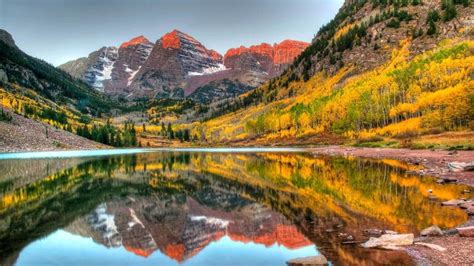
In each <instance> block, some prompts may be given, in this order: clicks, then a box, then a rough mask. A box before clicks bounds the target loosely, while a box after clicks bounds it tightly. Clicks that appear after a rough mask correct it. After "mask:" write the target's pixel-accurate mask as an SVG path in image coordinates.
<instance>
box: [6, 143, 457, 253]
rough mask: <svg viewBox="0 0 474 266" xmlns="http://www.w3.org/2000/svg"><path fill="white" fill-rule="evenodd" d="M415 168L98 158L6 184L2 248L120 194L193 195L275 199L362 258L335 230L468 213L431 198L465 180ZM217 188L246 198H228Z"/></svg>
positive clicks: (304, 160)
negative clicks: (419, 173) (438, 178)
mask: <svg viewBox="0 0 474 266" xmlns="http://www.w3.org/2000/svg"><path fill="white" fill-rule="evenodd" d="M25 163H28V162H27V161H25ZM45 165H47V162H46V161H45ZM407 167H408V166H406V165H398V164H397V163H396V162H393V161H387V162H376V161H370V160H356V159H342V158H336V159H330V158H314V157H312V156H309V155H303V154H258V155H255V154H253V155H244V154H204V153H176V152H169V153H156V154H155V153H150V154H138V155H127V156H111V157H102V158H98V159H91V160H88V161H86V162H82V163H78V164H77V165H76V166H74V167H68V168H65V169H60V170H56V171H55V172H54V173H53V174H49V175H46V176H44V177H42V178H39V179H38V177H35V178H32V179H31V182H27V181H25V180H21V179H7V180H6V181H4V182H0V193H1V194H0V196H1V197H0V221H1V222H0V240H1V241H0V242H1V244H0V253H1V254H2V255H5V254H8V255H9V256H11V254H15V253H16V252H18V251H19V250H20V249H21V248H22V247H23V246H24V245H26V244H27V243H29V242H31V241H32V240H34V239H37V238H39V237H42V236H45V235H48V234H49V233H51V232H52V231H54V230H56V229H57V228H61V227H64V226H66V225H68V224H69V223H71V222H72V221H74V219H75V218H77V217H79V216H83V215H85V214H87V213H88V212H90V211H91V210H92V209H93V208H94V207H95V206H97V205H98V204H100V203H101V202H105V201H107V200H109V199H111V198H117V197H118V198H121V197H125V196H129V195H140V196H144V197H147V196H151V195H155V196H158V198H160V199H166V198H167V197H171V196H173V195H174V196H176V195H188V196H192V197H193V198H195V199H196V200H197V201H199V203H201V204H203V205H205V206H209V207H211V208H216V209H223V210H226V211H229V210H232V209H234V208H238V207H239V206H241V205H242V204H243V202H244V201H253V202H258V203H260V204H263V205H266V206H269V207H271V208H272V209H273V210H275V211H277V212H279V213H281V214H283V215H284V216H285V217H287V218H288V219H289V220H290V221H292V222H293V223H295V224H297V225H298V226H299V228H300V229H301V230H302V231H303V232H304V233H305V235H306V236H307V237H309V238H310V239H311V240H312V241H314V242H315V243H316V244H318V245H326V246H328V248H327V250H324V251H323V253H325V254H327V255H328V256H329V257H330V258H336V257H338V258H343V257H344V258H346V260H347V261H351V260H352V262H363V261H364V257H367V256H369V255H368V254H366V253H364V252H366V251H361V250H358V249H351V248H347V247H343V246H341V245H340V241H339V240H338V239H337V237H336V235H335V234H332V235H331V234H328V233H327V230H328V229H331V228H339V226H341V225H342V226H343V230H344V232H347V233H350V234H353V235H356V236H358V235H360V232H361V231H362V229H365V228H367V227H368V226H371V227H378V228H390V229H396V230H399V231H416V230H419V229H420V228H422V227H426V226H428V225H431V224H432V223H434V222H436V223H437V224H438V225H440V226H445V227H449V226H455V225H457V224H458V223H461V222H462V221H464V220H465V219H466V216H465V214H464V213H463V212H461V211H458V210H447V209H443V208H441V207H440V206H439V204H436V203H434V202H431V201H430V200H429V199H428V197H427V194H426V192H425V191H426V190H427V189H428V188H431V189H433V191H434V194H435V195H436V196H438V197H439V198H440V199H448V198H454V197H455V196H458V195H460V192H461V191H462V190H463V187H462V186H454V185H445V186H442V185H438V184H436V183H434V181H433V180H431V179H420V178H419V177H416V176H411V175H407V174H406V173H405V170H406V168H407ZM24 169H27V167H24ZM25 182H26V183H25ZM215 191H228V192H232V193H234V194H235V195H238V197H228V198H227V200H226V202H225V203H226V204H223V202H222V201H220V200H217V199H219V197H216V196H215V195H216V194H215ZM181 198H183V197H181ZM338 230H339V229H338ZM328 239H330V241H327V240H328ZM328 243H329V244H328ZM356 250H357V251H356ZM371 254H372V255H373V254H374V253H371ZM2 257H3V256H2Z"/></svg>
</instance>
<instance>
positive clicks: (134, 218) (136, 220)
mask: <svg viewBox="0 0 474 266" xmlns="http://www.w3.org/2000/svg"><path fill="white" fill-rule="evenodd" d="M128 210H129V211H130V216H131V217H132V221H130V222H128V227H129V229H130V228H132V227H133V226H134V225H136V224H139V225H141V227H142V228H145V225H143V223H142V221H140V219H138V217H137V215H136V213H135V211H134V210H133V209H131V208H128Z"/></svg>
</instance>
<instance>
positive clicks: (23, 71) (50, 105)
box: [0, 30, 119, 152]
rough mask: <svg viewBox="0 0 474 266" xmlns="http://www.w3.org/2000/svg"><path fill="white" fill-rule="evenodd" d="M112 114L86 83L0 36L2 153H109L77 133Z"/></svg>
mask: <svg viewBox="0 0 474 266" xmlns="http://www.w3.org/2000/svg"><path fill="white" fill-rule="evenodd" d="M113 108H117V109H116V110H118V109H119V108H118V105H117V104H116V103H115V102H113V101H111V100H109V99H108V98H106V97H105V96H104V95H102V94H101V93H99V92H97V91H96V90H95V89H93V88H92V87H89V86H88V85H87V84H85V83H84V82H82V81H80V80H78V79H76V78H73V77H72V76H71V75H69V74H68V73H66V72H64V71H62V70H60V69H58V68H55V67H53V66H51V65H50V64H48V63H46V62H44V61H42V60H40V59H37V58H34V57H32V56H29V55H27V54H26V53H24V52H23V51H21V50H20V49H19V48H18V47H17V46H16V44H15V42H14V40H13V38H12V36H11V35H10V34H9V33H8V32H6V31H4V30H0V112H1V115H0V124H1V126H0V146H1V148H0V150H1V151H8V152H11V151H24V150H57V149H78V148H97V147H105V146H104V145H100V144H98V143H96V142H93V141H89V140H86V139H84V138H81V137H79V136H77V135H75V134H73V133H72V132H74V131H73V130H74V129H76V130H77V128H78V127H79V126H83V125H84V124H85V123H89V122H90V121H91V120H92V119H93V117H95V116H96V115H98V114H110V111H111V110H112V109H113ZM67 131H69V132H67Z"/></svg>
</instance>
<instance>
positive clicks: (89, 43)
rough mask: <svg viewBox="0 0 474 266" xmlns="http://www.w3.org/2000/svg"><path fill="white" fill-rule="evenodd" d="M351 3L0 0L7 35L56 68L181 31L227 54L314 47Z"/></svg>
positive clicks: (0, 23)
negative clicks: (286, 45)
mask: <svg viewBox="0 0 474 266" xmlns="http://www.w3.org/2000/svg"><path fill="white" fill-rule="evenodd" d="M343 2H344V1H343V0H0V28H2V29H5V30H7V31H8V32H10V33H11V34H12V35H13V37H14V39H15V41H16V43H17V45H18V46H19V47H20V48H21V49H22V50H23V51H25V52H27V53H29V54H31V55H33V56H36V57H39V58H41V59H44V60H46V61H48V62H50V63H52V64H53V65H59V64H61V63H64V62H66V61H69V60H72V59H76V58H78V57H82V56H86V55H87V54H89V53H90V52H92V51H94V50H97V49H98V48H100V47H102V46H111V45H115V46H118V45H120V43H122V42H124V41H127V40H129V39H131V38H133V37H135V36H138V35H144V36H146V37H147V38H149V39H150V40H151V41H152V42H155V41H156V40H157V39H159V38H160V37H161V36H162V35H163V34H165V33H166V32H169V31H171V30H173V29H179V30H181V31H183V32H186V33H188V34H190V35H191V36H193V37H195V38H196V39H197V40H199V41H200V42H202V43H203V44H204V45H205V46H206V47H207V48H211V49H215V50H217V51H218V52H220V53H222V54H223V53H225V51H227V49H229V48H232V47H238V46H240V45H245V46H248V45H252V44H257V43H261V42H268V43H275V42H280V41H281V40H284V39H296V40H302V41H308V42H309V41H310V40H311V39H312V38H313V36H314V34H315V33H316V32H317V30H318V29H319V27H321V26H322V25H323V24H325V23H327V22H328V21H329V20H331V19H332V18H333V17H334V15H335V14H336V12H337V10H338V9H339V8H340V7H341V6H342V4H343Z"/></svg>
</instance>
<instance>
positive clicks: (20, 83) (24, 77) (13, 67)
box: [0, 30, 112, 114]
mask: <svg viewBox="0 0 474 266" xmlns="http://www.w3.org/2000/svg"><path fill="white" fill-rule="evenodd" d="M0 32H2V35H8V36H10V39H11V40H13V38H11V35H10V34H8V33H7V32H6V31H3V30H0ZM0 71H1V72H2V73H3V74H2V76H4V77H5V78H4V80H3V83H2V85H3V88H4V89H5V90H6V91H12V92H15V93H16V91H17V90H19V89H21V88H24V89H22V90H23V91H26V90H32V91H34V93H35V94H37V95H38V96H41V97H44V98H45V99H47V100H50V101H53V102H54V103H56V104H60V105H67V106H69V107H72V108H73V109H75V110H78V111H80V112H83V113H93V114H96V113H97V112H108V110H109V109H110V108H111V107H112V103H111V102H109V101H108V100H107V99H106V98H105V97H103V96H102V95H100V94H99V93H97V92H96V91H95V90H93V89H92V88H90V87H89V86H87V85H86V84H84V83H83V82H81V81H78V80H76V79H74V78H72V77H71V76H70V75H69V74H67V73H66V72H64V71H62V70H60V69H57V68H55V67H53V66H51V65H50V64H48V63H46V62H44V61H42V60H39V59H36V58H34V57H31V56H29V55H27V54H25V53H24V52H22V51H21V50H20V49H18V48H17V47H16V46H12V43H8V42H7V43H6V42H4V41H3V39H0ZM23 95H24V93H23ZM26 96H28V95H26ZM34 97H35V96H34V95H33V96H31V97H30V98H34Z"/></svg>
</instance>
